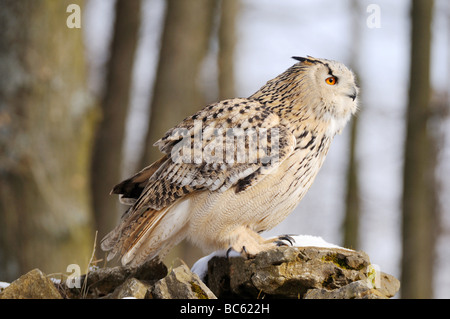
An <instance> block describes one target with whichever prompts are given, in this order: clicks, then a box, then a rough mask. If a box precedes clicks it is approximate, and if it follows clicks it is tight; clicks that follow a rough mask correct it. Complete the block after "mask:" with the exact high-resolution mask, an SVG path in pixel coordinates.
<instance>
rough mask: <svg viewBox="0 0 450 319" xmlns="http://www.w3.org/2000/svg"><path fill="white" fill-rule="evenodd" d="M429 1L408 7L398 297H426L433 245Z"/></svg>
mask: <svg viewBox="0 0 450 319" xmlns="http://www.w3.org/2000/svg"><path fill="white" fill-rule="evenodd" d="M432 8H433V1H431V0H414V1H413V2H412V13H411V21H412V32H411V63H410V77H409V78H410V86H409V105H408V110H407V131H406V142H405V156H404V158H405V164H404V172H403V219H402V221H403V238H402V239H403V259H402V280H401V282H402V287H401V295H402V298H431V297H432V283H433V262H434V246H435V235H434V229H435V220H436V219H435V218H436V216H435V211H434V209H433V208H434V207H435V203H434V196H433V195H432V194H431V192H430V191H429V190H431V189H435V187H434V185H433V184H432V183H433V181H434V177H433V174H434V164H435V163H434V160H433V159H432V158H431V154H433V149H432V144H433V142H432V139H431V135H430V134H429V131H428V128H427V124H428V122H429V115H430V95H431V89H430V43H431V22H432Z"/></svg>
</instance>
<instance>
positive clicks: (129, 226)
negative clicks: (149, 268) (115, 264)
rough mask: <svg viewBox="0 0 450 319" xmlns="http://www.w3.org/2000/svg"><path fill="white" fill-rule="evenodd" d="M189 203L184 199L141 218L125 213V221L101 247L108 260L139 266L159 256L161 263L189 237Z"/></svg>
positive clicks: (142, 215) (149, 212)
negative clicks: (118, 259)
mask: <svg viewBox="0 0 450 319" xmlns="http://www.w3.org/2000/svg"><path fill="white" fill-rule="evenodd" d="M188 203H189V200H187V199H183V200H180V201H177V202H175V203H174V204H172V205H171V206H168V207H165V208H163V209H161V210H154V209H147V210H146V211H144V212H143V213H141V214H140V215H139V216H138V217H136V215H135V214H130V215H127V214H128V212H127V213H125V214H124V216H123V218H122V221H121V222H120V224H119V226H117V227H116V228H115V229H114V230H113V231H111V232H110V233H109V234H108V235H106V236H105V238H103V240H102V242H101V248H102V250H104V251H107V252H109V254H108V257H107V259H108V261H109V260H111V259H113V258H114V257H116V256H117V255H119V256H120V257H121V263H122V265H130V266H137V265H139V264H140V263H142V262H144V261H146V260H151V259H153V258H156V257H158V258H159V259H160V260H161V259H162V258H163V257H164V255H165V254H166V253H167V252H168V251H169V250H170V248H172V247H173V246H174V245H176V244H178V243H179V242H180V241H181V240H182V239H183V238H184V237H186V235H185V233H186V232H185V230H186V228H187V221H188V216H189V210H188Z"/></svg>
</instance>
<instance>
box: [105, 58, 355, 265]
mask: <svg viewBox="0 0 450 319" xmlns="http://www.w3.org/2000/svg"><path fill="white" fill-rule="evenodd" d="M295 59H297V60H299V62H298V63H296V64H294V65H293V66H292V67H291V68H289V69H288V70H287V71H285V72H284V73H283V74H281V75H279V76H278V77H276V78H274V79H273V80H270V81H268V82H267V83H266V84H265V85H264V86H263V87H262V88H261V89H260V90H258V91H257V92H256V93H255V94H253V95H252V96H250V97H249V98H236V99H230V100H224V101H220V102H217V103H214V104H211V105H208V106H206V107H204V108H203V109H202V110H200V111H198V112H197V113H195V114H193V115H192V116H189V117H187V118H186V119H185V120H183V121H182V122H181V123H180V124H178V125H177V126H175V127H173V128H172V129H170V130H169V131H168V132H167V133H166V134H165V135H164V136H163V137H162V138H161V139H160V140H158V141H157V142H156V143H155V146H157V147H158V148H159V150H160V152H161V153H162V154H163V156H162V158H161V159H160V160H158V161H156V162H155V163H153V164H152V165H150V166H148V167H146V168H144V169H143V170H142V171H140V172H139V173H137V174H136V175H134V176H132V177H131V178H129V179H127V180H125V181H123V182H122V183H120V184H118V185H117V186H115V187H114V189H113V191H112V193H114V194H120V199H121V201H122V202H123V203H125V204H128V205H130V208H129V209H128V211H127V212H126V213H125V214H124V215H123V216H122V219H121V221H120V223H119V225H118V226H117V227H116V229H115V230H113V231H112V232H111V233H110V234H108V235H107V236H106V237H105V238H104V239H103V241H102V249H104V250H105V251H109V252H110V254H109V258H112V257H114V256H115V255H117V254H118V255H120V256H122V257H121V258H122V259H121V260H122V263H123V264H132V265H136V264H139V263H141V262H143V261H144V260H146V259H151V258H156V257H158V258H163V257H164V255H165V254H166V253H167V251H168V250H169V249H170V248H171V247H173V246H174V245H176V244H177V243H178V242H179V241H181V240H182V239H184V238H187V239H189V240H190V241H192V242H193V243H194V244H197V245H198V246H200V247H202V248H204V249H205V250H206V251H211V250H216V249H227V248H229V247H231V248H233V249H235V250H237V251H241V252H243V253H245V255H254V254H256V253H257V252H259V251H261V250H264V249H268V248H270V247H272V246H274V245H275V242H274V241H269V242H266V241H265V240H264V239H263V238H262V237H260V235H258V233H260V232H262V231H264V230H268V229H270V228H272V227H274V226H275V225H277V224H278V223H279V222H281V221H282V220H283V219H284V218H285V217H286V216H287V215H288V214H289V213H290V212H291V211H292V210H293V209H294V208H295V206H296V205H297V204H298V202H299V201H300V200H301V199H302V198H303V196H304V195H305V193H306V191H307V190H308V189H309V187H310V186H311V184H312V182H313V180H314V178H315V176H316V174H317V172H318V171H319V169H320V167H321V166H322V163H323V161H324V159H325V156H326V154H327V152H328V149H329V146H330V143H331V141H332V139H333V137H334V136H335V135H336V134H337V133H340V132H341V130H342V129H343V127H344V126H345V124H346V122H347V121H348V120H349V118H350V116H351V115H352V114H353V113H354V112H355V111H356V108H357V100H356V96H357V92H358V89H357V86H356V85H355V80H354V76H353V73H352V72H351V71H350V70H348V69H347V68H346V67H345V66H344V65H343V64H341V63H338V62H335V61H330V60H324V59H315V58H312V57H308V58H295Z"/></svg>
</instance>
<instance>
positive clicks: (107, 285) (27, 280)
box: [0, 247, 400, 299]
mask: <svg viewBox="0 0 450 319" xmlns="http://www.w3.org/2000/svg"><path fill="white" fill-rule="evenodd" d="M206 263H207V264H205V266H206V267H205V273H204V274H201V275H200V277H201V279H202V280H201V279H200V277H199V276H198V275H197V274H196V273H193V272H192V271H191V270H190V269H189V268H188V267H187V266H185V265H181V266H178V267H175V268H174V269H172V270H171V271H170V272H168V271H167V268H166V267H165V266H164V265H163V264H161V263H157V262H147V263H145V264H143V265H142V266H140V267H139V268H131V267H112V268H101V269H96V270H93V271H90V272H89V273H88V274H86V275H83V276H82V277H81V278H80V281H79V282H80V283H81V286H79V287H73V288H70V287H67V285H66V284H65V283H64V282H62V283H57V284H55V283H54V282H52V281H51V280H50V279H48V278H47V276H45V275H44V274H43V273H42V272H41V271H40V270H38V269H35V270H33V271H31V272H29V273H27V274H25V275H24V276H22V277H20V278H19V279H18V280H16V281H14V282H13V283H11V285H9V286H8V287H6V288H4V289H3V291H1V292H0V298H69V299H72V298H114V299H115V298H120V299H122V298H137V299H143V298H156V299H169V298H170V299H180V298H183V299H187V298H189V299H190V298H195V299H214V298H240V299H242V298H265V299H270V298H304V299H324V298H326V299H372V298H375V299H379V298H391V297H393V296H394V295H395V294H396V292H397V291H398V290H399V287H400V283H399V281H398V280H397V279H396V278H394V277H393V276H390V275H388V274H384V273H382V272H379V271H376V269H375V268H374V267H373V266H372V265H371V263H370V261H369V258H368V256H367V255H366V254H365V253H363V252H358V251H353V250H347V249H340V248H334V247H333V248H329V247H328V248H323V247H322V248H321V247H279V248H276V249H273V250H269V251H265V252H262V253H260V254H258V255H256V256H255V258H251V259H244V258H242V257H226V256H224V257H219V256H214V257H211V258H210V259H209V260H207V261H206Z"/></svg>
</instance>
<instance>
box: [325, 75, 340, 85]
mask: <svg viewBox="0 0 450 319" xmlns="http://www.w3.org/2000/svg"><path fill="white" fill-rule="evenodd" d="M336 82H337V78H336V77H335V76H330V77H329V78H326V79H325V83H326V84H328V85H335V84H336Z"/></svg>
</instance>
